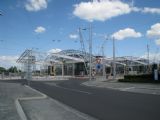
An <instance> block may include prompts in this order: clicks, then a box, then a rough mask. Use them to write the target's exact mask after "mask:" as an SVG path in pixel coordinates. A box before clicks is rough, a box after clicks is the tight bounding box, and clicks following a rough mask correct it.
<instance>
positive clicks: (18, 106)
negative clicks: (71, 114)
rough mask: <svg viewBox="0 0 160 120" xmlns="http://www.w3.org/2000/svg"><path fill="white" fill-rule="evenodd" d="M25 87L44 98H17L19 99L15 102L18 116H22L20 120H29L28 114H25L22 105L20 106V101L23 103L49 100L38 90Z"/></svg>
mask: <svg viewBox="0 0 160 120" xmlns="http://www.w3.org/2000/svg"><path fill="white" fill-rule="evenodd" d="M25 87H27V88H29V89H31V90H33V91H35V92H37V93H39V94H41V95H42V96H41V97H23V98H17V99H16V100H15V104H16V109H17V112H18V114H19V116H20V118H21V119H22V120H27V116H26V114H25V113H24V110H23V108H22V106H21V104H20V102H19V101H21V100H37V99H45V98H47V96H46V95H45V94H43V93H41V92H39V91H37V90H35V89H33V88H31V87H29V86H26V85H25Z"/></svg>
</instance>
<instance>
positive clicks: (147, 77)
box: [118, 74, 160, 83]
mask: <svg viewBox="0 0 160 120" xmlns="http://www.w3.org/2000/svg"><path fill="white" fill-rule="evenodd" d="M158 78H159V80H154V76H153V75H152V74H144V75H125V76H124V79H119V80H118V81H119V82H139V83H160V75H158Z"/></svg>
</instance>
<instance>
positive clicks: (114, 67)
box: [112, 37, 116, 79]
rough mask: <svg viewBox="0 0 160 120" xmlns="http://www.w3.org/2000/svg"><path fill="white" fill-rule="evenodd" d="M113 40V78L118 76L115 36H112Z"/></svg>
mask: <svg viewBox="0 0 160 120" xmlns="http://www.w3.org/2000/svg"><path fill="white" fill-rule="evenodd" d="M112 41H113V79H115V78H116V63H115V61H116V58H115V38H114V37H113V38H112Z"/></svg>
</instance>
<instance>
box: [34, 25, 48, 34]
mask: <svg viewBox="0 0 160 120" xmlns="http://www.w3.org/2000/svg"><path fill="white" fill-rule="evenodd" d="M45 31H46V29H45V28H44V27H42V26H39V27H37V28H36V29H35V30H34V32H36V33H43V32H45Z"/></svg>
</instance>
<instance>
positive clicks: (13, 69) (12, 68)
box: [8, 66, 18, 73]
mask: <svg viewBox="0 0 160 120" xmlns="http://www.w3.org/2000/svg"><path fill="white" fill-rule="evenodd" d="M8 72H10V73H18V69H17V67H16V66H12V67H10V68H9V69H8Z"/></svg>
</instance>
